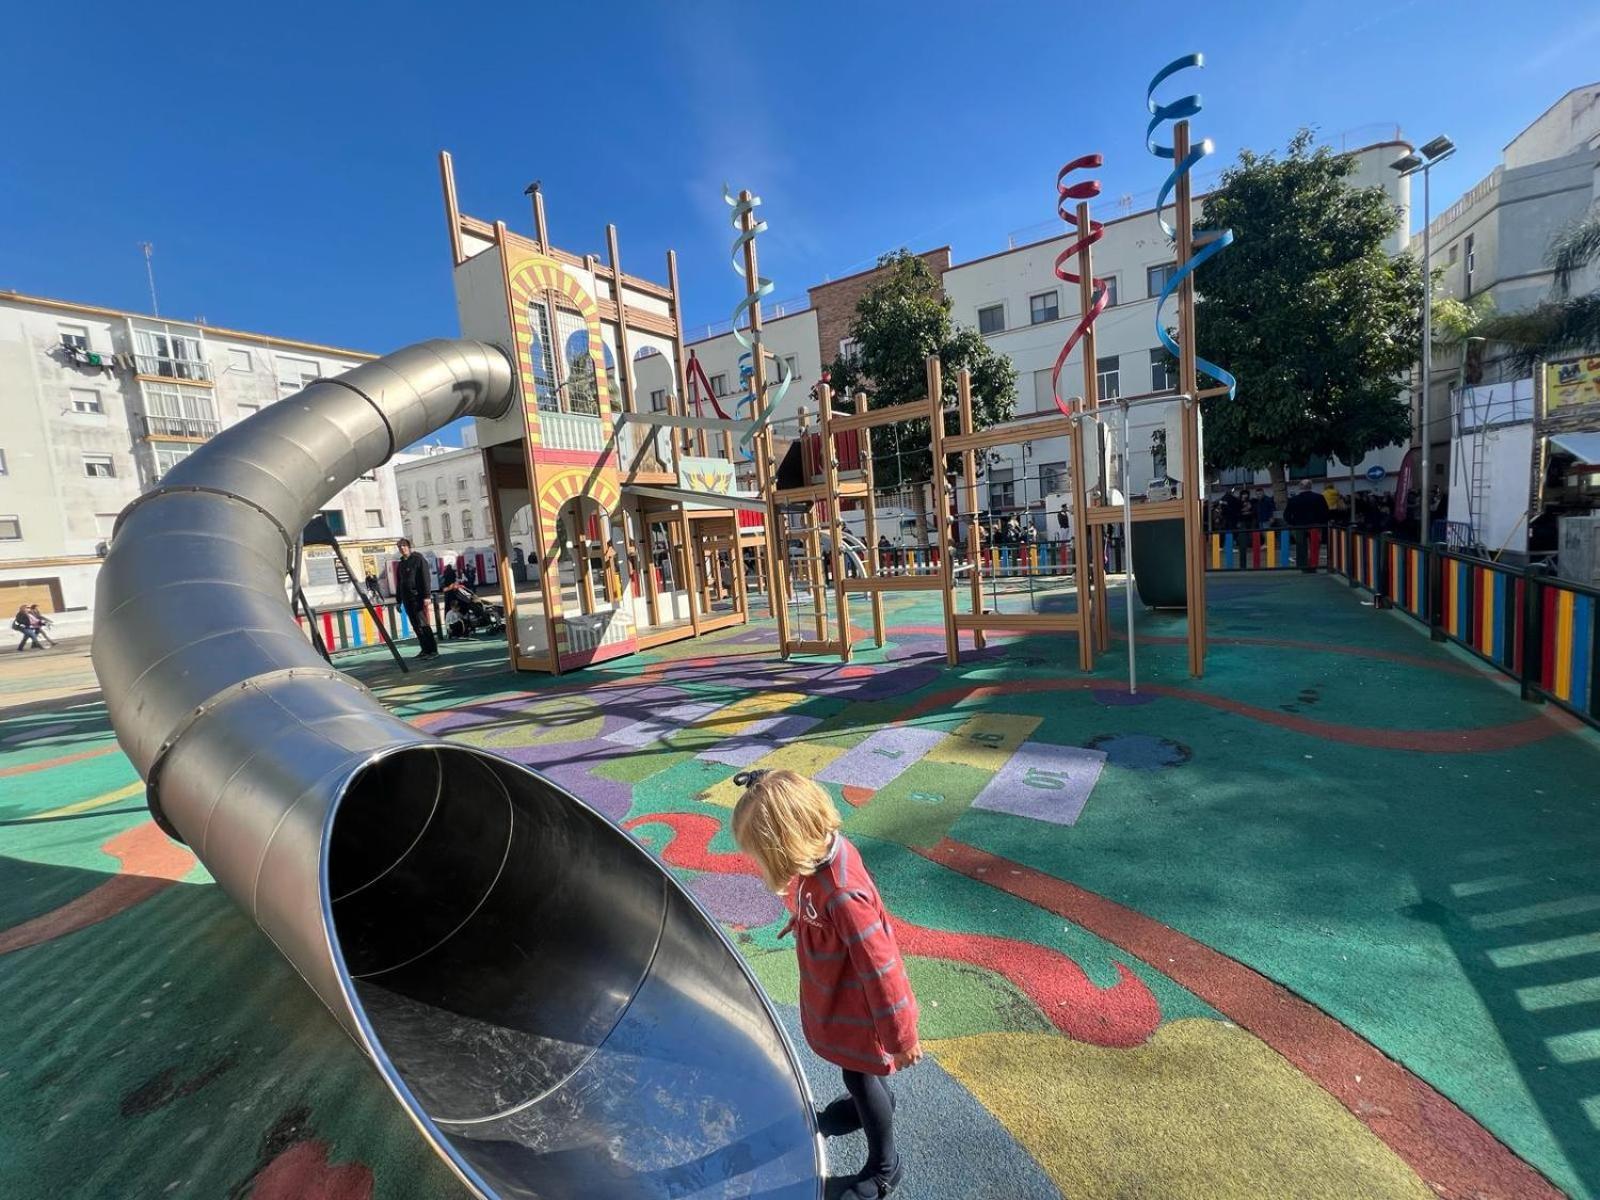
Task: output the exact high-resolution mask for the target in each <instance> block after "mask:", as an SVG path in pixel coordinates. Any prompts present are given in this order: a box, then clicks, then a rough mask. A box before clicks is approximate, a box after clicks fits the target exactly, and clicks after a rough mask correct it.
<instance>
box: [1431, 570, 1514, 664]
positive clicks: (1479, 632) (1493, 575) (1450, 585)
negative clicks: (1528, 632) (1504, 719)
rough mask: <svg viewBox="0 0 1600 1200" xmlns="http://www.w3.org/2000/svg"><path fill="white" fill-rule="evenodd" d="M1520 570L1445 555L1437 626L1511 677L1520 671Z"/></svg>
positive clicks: (1441, 575)
mask: <svg viewBox="0 0 1600 1200" xmlns="http://www.w3.org/2000/svg"><path fill="white" fill-rule="evenodd" d="M1526 587H1527V582H1526V581H1525V580H1524V579H1523V578H1522V577H1521V574H1520V572H1513V571H1506V570H1501V569H1499V568H1497V567H1495V566H1493V565H1492V564H1490V563H1485V562H1480V561H1477V560H1474V559H1466V558H1455V557H1453V556H1450V555H1445V556H1443V564H1442V567H1441V571H1440V590H1441V604H1440V606H1439V625H1440V628H1441V630H1442V631H1443V633H1444V635H1445V636H1446V637H1448V638H1449V639H1450V640H1451V641H1454V642H1458V643H1460V644H1461V645H1463V646H1465V647H1466V648H1467V649H1468V650H1471V651H1472V652H1473V653H1475V654H1477V655H1479V656H1481V657H1483V658H1486V659H1488V660H1489V661H1490V662H1491V663H1493V664H1494V665H1495V666H1497V667H1499V668H1500V669H1501V670H1503V671H1506V672H1508V673H1509V674H1512V675H1519V674H1521V672H1522V634H1523V630H1522V621H1523V598H1524V589H1525V588H1526Z"/></svg>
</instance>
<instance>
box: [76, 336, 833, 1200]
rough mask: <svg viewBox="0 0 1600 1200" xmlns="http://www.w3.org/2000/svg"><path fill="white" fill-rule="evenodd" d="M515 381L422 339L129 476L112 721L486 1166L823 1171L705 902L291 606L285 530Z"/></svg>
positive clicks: (773, 1181) (449, 1136)
mask: <svg viewBox="0 0 1600 1200" xmlns="http://www.w3.org/2000/svg"><path fill="white" fill-rule="evenodd" d="M514 397H515V388H514V385H513V378H512V368H511V365H510V363H509V362H508V360H507V359H506V357H505V355H504V354H503V353H502V352H501V351H500V350H499V349H497V348H496V347H494V346H490V345H485V344H482V343H478V342H468V341H435V342H426V343H423V344H421V345H417V346H412V347H410V348H409V349H406V350H402V351H399V352H398V353H396V354H392V355H390V356H389V357H387V358H384V359H382V360H379V361H377V362H374V363H370V364H368V365H366V366H362V367H359V368H357V369H356V370H354V371H351V372H350V373H349V374H346V375H344V376H341V377H340V378H338V379H330V380H322V381H319V382H317V383H315V384H313V385H312V386H311V387H309V388H307V389H306V390H305V391H303V392H300V393H299V394H297V395H295V396H292V397H290V398H288V399H285V400H282V401H280V402H279V403H277V404H274V405H271V406H270V407H268V408H266V409H264V410H263V411H262V412H261V413H259V414H258V415H256V416H253V417H251V418H250V419H249V420H247V421H244V422H242V423H241V424H239V425H237V426H234V427H233V428H231V429H228V430H225V431H224V432H223V433H221V434H220V435H218V436H217V437H216V438H214V439H213V440H212V441H210V442H209V443H207V444H206V445H205V446H203V447H201V448H200V449H199V450H197V451H195V453H194V454H193V455H192V456H190V457H189V458H188V459H186V460H184V461H183V462H182V463H181V464H180V465H178V466H177V467H175V468H174V469H173V470H172V471H171V472H169V473H168V475H167V476H166V477H165V479H163V481H162V484H161V486H160V487H158V488H156V489H155V490H153V491H152V492H150V493H149V494H147V495H145V496H143V497H141V498H140V499H139V500H138V501H136V502H135V503H134V504H132V505H130V506H129V508H128V509H127V510H126V511H125V512H124V513H123V514H122V517H121V518H120V520H119V522H118V528H117V532H116V536H115V538H114V539H113V541H112V545H111V550H110V553H109V555H108V556H107V558H106V560H105V564H104V566H103V568H102V570H101V573H100V582H99V594H98V598H97V603H98V613H97V620H96V629H95V639H94V665H95V670H96V672H97V673H98V675H99V677H100V683H101V687H102V688H103V690H104V693H105V699H106V704H107V707H108V708H109V710H110V713H111V719H112V723H113V725H114V726H115V728H116V731H117V737H118V739H119V741H120V742H121V743H122V747H123V749H124V750H125V751H126V752H127V754H128V756H129V757H130V758H131V759H132V760H133V763H134V765H135V767H137V768H138V770H139V773H140V774H141V775H142V776H143V777H144V779H145V781H146V784H147V788H148V797H149V803H150V809H151V812H152V813H153V814H154V815H155V818H156V820H157V821H158V822H160V824H161V826H162V828H164V829H165V830H166V831H167V832H168V833H169V834H171V835H172V836H173V837H175V838H179V839H181V840H182V841H184V842H186V843H187V844H188V845H189V846H190V848H191V849H193V850H194V852H195V853H196V854H197V855H198V856H199V857H200V860H201V861H202V862H203V863H204V864H205V865H206V867H207V868H208V869H209V870H210V871H211V873H212V875H213V876H215V877H216V880H217V882H218V883H219V884H221V886H222V887H223V888H224V889H225V890H226V891H227V892H228V894H229V895H230V896H232V897H233V899H234V900H235V902H237V903H238V904H239V905H240V906H241V907H242V908H243V909H244V910H245V911H246V912H247V913H249V914H250V916H251V918H252V919H253V920H254V921H255V922H256V924H257V925H258V926H259V927H260V929H261V931H262V932H263V933H265V934H266V935H267V936H268V937H269V938H271V939H272V941H273V943H274V944H275V945H276V946H277V947H278V949H279V950H280V951H281V952H282V953H283V955H284V957H286V958H287V959H288V960H289V962H290V963H291V964H293V966H294V968H295V969H296V970H297V971H299V972H300V974H301V976H303V977H304V979H305V981H306V982H307V983H308V984H310V986H311V987H312V988H313V989H314V990H315V991H316V993H317V995H318V996H320V997H321V998H322V1001H323V1003H324V1004H326V1005H327V1006H328V1008H329V1009H330V1010H331V1011H332V1012H333V1015H334V1016H335V1017H336V1018H338V1020H339V1022H340V1023H341V1024H342V1025H343V1026H344V1027H345V1029H346V1030H347V1031H348V1032H349V1033H350V1035H351V1036H352V1037H353V1038H355V1040H356V1042H357V1043H358V1044H359V1045H360V1046H361V1047H362V1049H363V1050H364V1051H365V1052H366V1053H367V1054H368V1055H369V1056H370V1057H371V1059H372V1061H373V1063H374V1064H375V1065H376V1066H377V1068H378V1071H379V1072H380V1073H381V1074H382V1076H383V1078H384V1080H385V1082H387V1084H388V1085H389V1087H390V1089H391V1090H392V1091H393V1092H394V1094H395V1096H396V1098H397V1099H399V1101H400V1103H401V1104H402V1105H403V1106H404V1107H405V1109H406V1111H407V1112H408V1113H409V1114H410V1116H411V1118H412V1120H413V1121H414V1122H415V1123H416V1125H417V1127H418V1128H419V1129H420V1130H421V1132H422V1133H423V1135H424V1136H425V1137H427V1138H428V1140H429V1141H430V1142H431V1143H432V1144H433V1145H434V1147H435V1148H436V1149H437V1150H438V1152H439V1153H440V1154H441V1155H442V1156H443V1157H444V1158H445V1159H446V1160H447V1161H448V1162H449V1164H450V1165H451V1166H452V1167H453V1168H454V1169H455V1170H456V1172H457V1173H458V1174H459V1175H460V1176H461V1178H462V1179H463V1180H465V1181H466V1182H467V1184H468V1185H470V1186H471V1187H472V1188H474V1189H476V1191H477V1192H478V1193H479V1194H480V1195H483V1196H500V1197H513V1196H515V1197H540V1198H544V1200H556V1198H561V1197H567V1196H583V1197H600V1196H604V1197H614V1198H618V1200H634V1198H646V1197H648V1198H651V1200H655V1198H665V1197H673V1198H707V1200H709V1198H711V1197H717V1198H719V1200H720V1198H723V1197H732V1196H741V1197H743V1196H759V1197H763V1198H764V1200H815V1198H816V1197H817V1196H818V1195H820V1193H821V1178H820V1177H821V1169H820V1157H819V1142H818V1140H817V1136H816V1126H815V1121H814V1119H813V1116H812V1109H811V1102H810V1097H809V1095H808V1094H807V1091H806V1087H805V1084H804V1082H803V1078H802V1076H801V1074H800V1070H799V1068H798V1065H797V1063H796V1060H795V1058H794V1055H793V1051H792V1048H791V1047H790V1046H789V1044H788V1042H787V1040H786V1039H785V1037H784V1035H783V1033H782V1031H781V1028H780V1026H779V1024H778V1021H777V1019H776V1016H775V1015H774V1013H773V1011H772V1009H771V1008H770V1006H769V1005H768V1003H767V1001H766V999H765V997H764V996H763V994H762V993H761V991H760V989H759V988H758V987H757V985H756V984H755V982H754V980H753V977H752V976H751V975H750V973H749V971H748V970H747V968H746V967H745V965H744V962H743V960H742V959H741V958H740V956H739V955H738V954H737V953H736V952H735V951H734V949H733V948H732V947H731V946H730V945H729V944H728V942H727V941H726V940H725V939H724V938H723V937H722V934H721V932H720V930H719V929H718V928H717V926H716V924H715V923H714V922H713V921H711V920H710V919H709V918H708V917H707V916H706V915H705V914H704V913H703V912H701V910H700V909H699V908H698V907H697V906H696V905H695V903H694V902H693V901H692V900H691V899H690V898H689V896H688V894H687V892H686V891H685V890H684V889H683V888H682V887H681V886H680V885H679V884H678V883H677V882H676V881H675V880H674V879H673V877H672V876H671V875H670V874H669V873H668V872H667V871H666V870H665V869H664V868H663V867H662V866H661V865H660V864H659V863H657V862H656V860H655V859H653V858H652V857H651V856H650V855H649V854H648V853H647V852H646V851H645V850H644V849H643V848H642V847H640V846H639V845H638V844H637V843H636V842H635V841H634V840H633V839H632V838H630V837H628V836H627V835H626V834H624V833H623V832H622V831H620V830H619V829H617V828H616V827H615V826H614V825H612V824H611V823H610V822H608V821H606V820H605V819H603V818H602V817H600V816H598V815H597V814H596V813H594V812H593V811H591V810H590V809H589V808H587V807H586V806H585V805H584V804H583V803H582V802H581V801H579V800H578V799H576V798H575V797H573V796H570V795H568V794H566V793H565V792H563V791H562V790H560V789H559V788H557V787H555V786H553V785H552V784H550V783H549V782H547V781H546V780H545V779H543V778H541V777H540V776H538V775H536V774H534V773H533V772H532V771H529V770H527V769H525V768H523V767H521V766H519V765H517V764H515V763H511V762H507V761H505V760H502V759H500V758H497V757H495V756H493V755H490V754H487V753H483V752H480V751H478V750H474V749H472V748H469V747H466V746H457V745H452V744H449V743H446V742H443V741H440V740H439V739H437V738H434V737H429V736H427V735H425V734H422V733H419V732H417V731H416V730H414V729H412V728H411V727H410V726H408V725H407V724H406V723H405V722H404V721H401V720H400V719H399V718H398V717H395V716H393V715H392V714H390V713H388V712H387V711H385V710H384V708H383V707H382V706H381V705H380V704H379V703H378V702H377V701H376V700H375V699H374V698H373V697H372V696H371V694H370V693H368V692H367V690H366V689H365V688H363V687H362V686H361V685H360V684H359V683H356V682H354V681H353V680H352V679H350V678H349V677H348V676H346V675H343V674H341V673H340V672H338V671H336V670H332V669H330V668H329V667H328V666H327V665H326V664H325V663H323V661H322V660H321V659H320V658H319V657H318V656H317V655H316V653H315V652H314V651H313V650H312V648H311V646H310V645H309V644H308V643H307V641H306V639H305V637H304V635H303V634H302V633H301V631H300V630H299V629H298V628H297V627H296V625H295V622H294V620H293V618H292V616H291V614H290V610H289V604H288V601H287V599H286V598H285V579H286V573H287V570H288V566H289V562H290V555H291V548H292V546H293V544H294V539H295V536H296V534H297V532H298V531H299V530H300V529H301V527H302V526H303V525H304V524H305V523H306V521H307V520H309V519H310V518H311V517H312V516H313V515H314V514H315V513H316V512H317V511H318V509H319V508H320V507H321V506H322V505H323V504H325V503H326V502H327V500H328V499H329V498H331V497H332V496H334V495H335V494H336V493H337V492H338V491H339V490H340V489H342V488H343V487H345V486H346V485H347V484H349V483H351V482H352V481H353V480H355V479H356V478H357V477H358V476H359V475H361V474H363V473H365V472H367V471H370V470H372V468H374V467H375V466H377V465H378V464H380V463H382V462H384V461H385V460H386V459H388V458H389V456H390V455H392V454H393V453H394V452H395V451H396V450H399V449H401V448H402V447H404V446H406V445H409V444H410V443H412V442H414V441H416V440H417V439H418V438H421V437H423V436H425V435H426V434H428V433H431V432H432V431H434V430H436V429H438V428H440V427H441V426H443V425H444V424H446V423H447V422H449V421H452V420H455V419H456V418H458V417H467V416H485V417H492V416H496V415H499V414H500V413H503V412H504V411H505V410H506V409H507V407H508V406H509V405H510V404H511V403H512V402H513V400H514ZM130 952H134V953H136V952H137V950H136V949H131V950H130Z"/></svg>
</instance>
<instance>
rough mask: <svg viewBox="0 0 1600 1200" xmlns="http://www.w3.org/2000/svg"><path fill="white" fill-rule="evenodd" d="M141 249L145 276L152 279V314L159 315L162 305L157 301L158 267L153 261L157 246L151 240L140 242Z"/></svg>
mask: <svg viewBox="0 0 1600 1200" xmlns="http://www.w3.org/2000/svg"><path fill="white" fill-rule="evenodd" d="M139 249H141V250H143V251H144V277H145V278H146V279H148V280H149V281H150V315H151V316H155V317H159V316H160V315H161V305H160V304H159V303H157V301H156V268H155V263H154V262H153V261H152V260H153V258H154V256H155V252H156V248H155V247H154V246H152V245H151V244H150V243H149V242H140V243H139Z"/></svg>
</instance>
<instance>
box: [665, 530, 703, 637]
mask: <svg viewBox="0 0 1600 1200" xmlns="http://www.w3.org/2000/svg"><path fill="white" fill-rule="evenodd" d="M673 515H674V516H675V517H676V518H677V519H676V520H675V521H674V522H673V523H672V524H669V525H668V526H667V528H668V529H673V528H674V527H675V528H676V530H677V534H678V541H677V545H675V546H674V547H673V550H674V551H675V557H676V559H677V561H678V562H680V563H682V564H683V567H682V571H681V576H682V579H683V598H684V602H685V603H687V604H688V605H689V627H690V628H691V629H693V630H694V636H695V637H699V636H700V613H699V611H698V608H697V606H696V604H695V601H696V599H697V598H698V595H697V594H698V592H699V590H700V589H699V586H698V584H697V582H696V579H695V576H696V575H698V574H699V572H697V571H696V570H695V569H694V567H695V559H694V543H693V542H692V541H691V540H690V534H689V514H688V513H687V512H686V511H685V510H684V507H683V505H681V504H680V505H678V509H677V512H676V513H674V514H673Z"/></svg>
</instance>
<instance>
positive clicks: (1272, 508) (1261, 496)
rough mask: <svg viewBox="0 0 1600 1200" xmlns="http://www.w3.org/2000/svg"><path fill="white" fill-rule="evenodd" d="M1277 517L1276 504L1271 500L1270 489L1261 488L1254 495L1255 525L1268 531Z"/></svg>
mask: <svg viewBox="0 0 1600 1200" xmlns="http://www.w3.org/2000/svg"><path fill="white" fill-rule="evenodd" d="M1277 516H1278V502H1277V501H1276V500H1274V499H1273V498H1272V489H1271V488H1262V489H1261V490H1260V491H1259V492H1257V493H1256V524H1257V525H1258V526H1259V527H1260V528H1262V529H1270V528H1271V527H1272V522H1273V521H1274V520H1276V519H1277Z"/></svg>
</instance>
